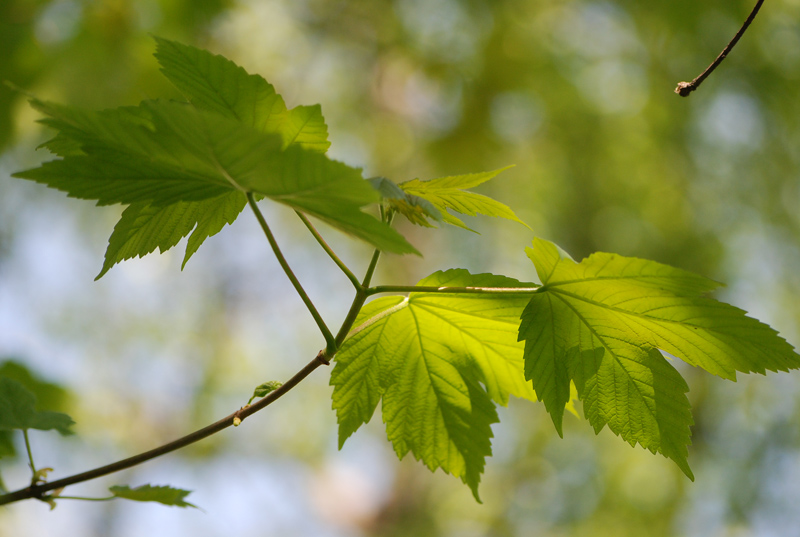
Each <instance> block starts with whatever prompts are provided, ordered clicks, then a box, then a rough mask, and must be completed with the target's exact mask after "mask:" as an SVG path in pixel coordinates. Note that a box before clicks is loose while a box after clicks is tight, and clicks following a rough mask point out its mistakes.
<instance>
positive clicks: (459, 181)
mask: <svg viewBox="0 0 800 537" xmlns="http://www.w3.org/2000/svg"><path fill="white" fill-rule="evenodd" d="M509 167H510V166H509ZM509 167H506V168H500V169H499V170H494V171H491V172H483V173H472V174H469V175H457V176H454V177H440V178H438V179H431V180H430V181H420V180H419V179H414V180H412V181H406V182H405V183H400V184H399V185H398V186H399V187H400V188H402V189H403V190H404V191H405V192H407V193H408V194H412V195H414V196H418V197H420V198H423V199H426V200H428V201H429V202H431V203H432V204H433V206H434V207H436V208H437V209H438V210H439V211H440V212H441V214H442V219H443V220H444V221H445V222H447V223H448V224H452V225H454V226H458V227H460V228H464V229H466V230H469V231H475V230H474V229H470V228H469V227H468V226H467V225H466V224H465V223H464V222H463V221H462V220H461V219H459V218H457V217H456V216H453V215H452V214H450V213H449V212H447V209H452V210H453V211H455V212H458V213H461V214H466V215H468V216H475V215H476V214H484V215H486V216H499V217H500V218H506V219H508V220H513V221H515V222H519V223H520V224H522V225H524V226H526V227H528V224H526V223H525V222H523V221H522V220H520V219H519V218H517V215H516V214H514V211H512V210H511V209H510V208H509V207H508V206H507V205H504V204H502V203H500V202H499V201H496V200H493V199H492V198H490V197H488V196H484V195H481V194H476V193H474V192H468V191H467V190H466V189H468V188H473V187H476V186H478V185H480V184H481V183H485V182H486V181H488V180H490V179H493V178H494V177H495V176H496V175H497V174H499V173H500V172H502V171H504V170H507V169H508V168H509Z"/></svg>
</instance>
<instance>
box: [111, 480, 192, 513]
mask: <svg viewBox="0 0 800 537" xmlns="http://www.w3.org/2000/svg"><path fill="white" fill-rule="evenodd" d="M108 490H110V491H111V493H112V494H113V495H114V496H115V497H116V498H125V499H126V500H133V501H136V502H158V503H163V504H164V505H174V506H175V507H194V508H195V509H197V508H198V507H197V506H196V505H193V504H191V503H189V502H186V501H184V498H186V496H188V495H189V494H191V493H192V491H190V490H181V489H176V488H172V487H167V486H155V487H153V486H150V485H142V486H140V487H136V488H135V489H132V488H130V487H129V486H127V485H125V486H114V487H109V488H108Z"/></svg>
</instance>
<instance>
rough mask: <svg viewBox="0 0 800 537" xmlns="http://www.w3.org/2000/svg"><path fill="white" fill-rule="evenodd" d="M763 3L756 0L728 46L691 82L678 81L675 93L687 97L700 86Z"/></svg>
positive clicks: (737, 39)
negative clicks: (754, 5)
mask: <svg viewBox="0 0 800 537" xmlns="http://www.w3.org/2000/svg"><path fill="white" fill-rule="evenodd" d="M763 3H764V0H758V2H757V3H756V7H754V8H753V11H751V12H750V16H748V17H747V20H745V21H744V24H743V25H742V27H741V28H739V31H738V32H736V35H735V36H733V39H731V42H730V43H728V46H727V47H725V49H724V50H723V51H722V52H720V53H719V56H717V59H716V60H714V61H713V62H712V63H711V65H709V66H708V67H706V70H705V71H703V72H702V73H700V75H698V76H697V78H695V79H694V80H692V81H691V82H678V87H677V88H675V93H677V94H678V95H680V96H681V97H688V96H689V94H690V93H692V92H693V91H694V90H696V89H697V88H698V87H699V86H700V84H702V83H703V80H705V79H706V78H708V75H710V74H711V73H712V72H713V71H714V69H716V68H717V66H718V65H719V64H721V63H722V60H724V59H725V57H726V56H727V55H728V53H729V52H730V51H731V50H732V49H733V47H734V45H736V43H737V42H738V41H739V38H741V37H742V35H744V32H745V31H746V30H747V27H748V26H750V23H751V22H753V19H755V18H756V14H757V13H758V10H759V9H761V4H763Z"/></svg>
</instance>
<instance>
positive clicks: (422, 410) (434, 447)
mask: <svg viewBox="0 0 800 537" xmlns="http://www.w3.org/2000/svg"><path fill="white" fill-rule="evenodd" d="M419 285H425V286H437V287H441V286H449V287H525V288H528V289H529V288H531V287H533V286H532V284H523V283H520V282H519V281H517V280H514V279H511V278H506V277H504V276H495V275H492V274H479V275H472V274H470V273H469V272H467V271H466V270H460V269H459V270H448V271H446V272H437V273H434V274H432V275H431V276H429V277H427V278H425V279H424V280H422V281H420V282H419ZM527 301H528V298H527V297H526V296H520V295H516V296H515V295H488V294H458V295H457V294H436V293H411V294H410V295H409V297H408V298H402V297H386V298H380V299H377V300H374V301H373V302H370V303H369V304H367V305H366V306H365V307H364V308H363V309H362V311H361V313H360V315H359V318H358V319H357V320H356V325H357V327H356V328H355V329H354V330H353V331H352V332H351V334H350V336H349V337H348V339H347V340H346V341H345V343H344V344H343V345H342V348H341V350H340V351H339V353H338V354H337V355H336V366H335V367H334V369H333V372H332V375H331V384H332V385H333V386H334V391H333V408H334V409H335V410H336V412H337V417H338V422H339V446H340V447H341V446H342V445H343V444H344V441H345V440H346V439H347V437H349V436H350V435H351V434H352V433H353V432H355V431H356V430H357V429H358V428H359V427H360V426H361V424H363V423H367V422H368V421H369V420H370V419H371V417H372V414H373V413H374V411H375V408H376V406H377V404H378V401H379V400H380V399H382V400H383V405H382V411H383V420H384V422H385V423H386V432H387V436H388V437H389V440H390V441H391V442H392V444H393V445H394V448H395V451H396V452H397V454H398V456H399V457H400V458H402V457H404V456H405V455H406V454H407V453H408V452H409V451H411V452H412V453H413V454H414V456H415V457H416V458H417V459H421V460H422V461H423V462H424V463H425V464H426V465H427V466H428V467H429V468H430V469H431V470H435V469H436V468H442V469H443V470H444V471H445V472H448V473H450V474H453V475H454V476H457V477H460V478H461V479H462V480H463V481H464V482H465V483H466V484H467V485H469V486H470V488H471V489H472V491H473V493H474V494H475V497H476V498H477V486H478V482H479V480H480V474H481V472H482V471H483V467H484V463H485V458H486V456H488V455H490V454H491V443H490V439H491V436H492V433H491V428H490V425H491V424H492V423H495V422H496V421H497V415H496V412H495V407H494V404H493V403H492V401H494V402H497V403H500V404H502V405H505V404H506V403H507V402H508V396H509V394H512V395H515V396H518V397H525V398H527V399H530V400H536V396H535V394H534V393H533V391H532V390H531V386H530V384H529V383H527V382H525V381H524V379H523V376H522V351H523V348H522V346H521V345H520V344H519V342H517V337H516V332H517V326H518V324H519V315H520V313H521V312H522V309H523V308H524V307H525V304H526V303H527ZM484 386H485V387H484Z"/></svg>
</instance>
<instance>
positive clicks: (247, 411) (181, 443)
mask: <svg viewBox="0 0 800 537" xmlns="http://www.w3.org/2000/svg"><path fill="white" fill-rule="evenodd" d="M328 363H329V362H328V360H327V358H325V355H324V353H323V351H320V352H319V354H317V356H316V357H315V358H314V359H313V360H311V361H310V362H309V363H308V364H307V365H306V366H305V367H304V368H303V369H301V370H300V371H298V372H297V373H296V374H295V375H294V376H293V377H292V378H291V379H289V380H288V381H286V383H284V384H283V385H282V386H281V387H279V388H278V389H276V390H275V391H273V392H270V393H269V395H267V396H266V397H264V398H263V399H261V400H260V401H258V402H257V403H256V404H254V405H250V406H245V407H243V408H241V409H239V410H237V411H236V412H234V413H233V414H230V415H229V416H226V417H224V418H222V419H221V420H219V421H217V422H216V423H212V424H211V425H209V426H207V427H203V428H202V429H199V430H197V431H195V432H193V433H190V434H188V435H186V436H184V437H182V438H179V439H177V440H174V441H172V442H170V443H168V444H164V445H163V446H160V447H157V448H155V449H151V450H150V451H145V452H144V453H140V454H139V455H135V456H133V457H129V458H127V459H123V460H121V461H118V462H115V463H112V464H108V465H106V466H101V467H99V468H95V469H93V470H89V471H87V472H83V473H80V474H75V475H72V476H69V477H65V478H63V479H57V480H56V481H51V482H49V483H41V484H38V485H36V484H33V485H31V486H29V487H26V488H24V489H20V490H17V491H14V492H10V493H8V494H3V495H0V505H6V504H9V503H14V502H18V501H20V500H27V499H30V498H37V499H39V500H44V499H45V496H44V493H45V492H48V491H51V490H56V489H60V488H63V487H67V486H69V485H74V484H76V483H82V482H84V481H89V480H92V479H96V478H98V477H102V476H104V475H108V474H112V473H114V472H119V471H120V470H126V469H128V468H131V467H133V466H136V465H139V464H142V463H143V462H146V461H149V460H151V459H155V458H156V457H160V456H161V455H166V454H167V453H170V452H172V451H175V450H178V449H180V448H182V447H186V446H188V445H190V444H194V443H195V442H199V441H200V440H202V439H204V438H206V437H209V436H211V435H213V434H216V433H218V432H220V431H222V430H223V429H227V428H228V427H230V426H231V425H234V421H236V423H237V424H238V423H241V421H243V420H244V419H245V418H247V417H248V416H250V415H252V414H255V413H256V412H258V411H259V410H261V409H263V408H265V407H267V406H269V405H270V404H272V403H273V402H275V401H276V400H277V399H279V398H280V397H281V396H283V395H284V394H285V393H287V392H288V391H289V390H291V389H292V388H294V387H295V386H297V385H298V384H299V383H300V382H301V381H302V380H303V379H305V378H306V377H307V376H308V375H310V374H311V372H312V371H314V370H315V369H316V368H318V367H319V366H321V365H327V364H328Z"/></svg>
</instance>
